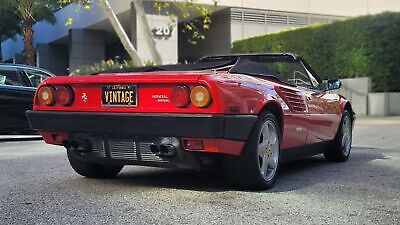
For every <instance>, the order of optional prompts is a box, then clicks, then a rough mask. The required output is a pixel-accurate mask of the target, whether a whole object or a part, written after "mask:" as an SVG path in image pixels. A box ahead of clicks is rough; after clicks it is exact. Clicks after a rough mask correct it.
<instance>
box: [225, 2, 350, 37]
mask: <svg viewBox="0 0 400 225" xmlns="http://www.w3.org/2000/svg"><path fill="white" fill-rule="evenodd" d="M342 18H343V17H340V16H331V15H313V14H309V13H295V12H278V11H271V10H261V9H257V10H255V9H243V8H231V21H232V22H231V30H232V31H231V40H232V42H233V41H236V40H240V39H243V38H248V37H252V36H256V35H264V34H269V33H275V32H279V31H282V30H287V29H290V28H295V27H301V26H305V25H309V24H314V23H326V22H332V21H335V20H338V19H342Z"/></svg>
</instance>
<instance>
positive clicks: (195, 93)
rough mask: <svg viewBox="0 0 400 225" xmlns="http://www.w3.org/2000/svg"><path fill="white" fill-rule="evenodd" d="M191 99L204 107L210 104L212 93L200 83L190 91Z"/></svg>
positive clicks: (194, 103)
mask: <svg viewBox="0 0 400 225" xmlns="http://www.w3.org/2000/svg"><path fill="white" fill-rule="evenodd" d="M190 101H191V102H192V104H193V105H194V106H196V107H199V108H204V107H207V106H209V105H210V103H211V95H210V92H209V91H208V89H207V88H206V87H205V86H203V85H198V86H196V87H194V88H193V89H192V91H191V92H190Z"/></svg>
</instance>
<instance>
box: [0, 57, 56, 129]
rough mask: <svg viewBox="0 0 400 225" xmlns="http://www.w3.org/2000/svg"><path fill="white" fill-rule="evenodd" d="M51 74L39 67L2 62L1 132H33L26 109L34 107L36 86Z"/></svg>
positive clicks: (0, 67) (0, 84)
mask: <svg viewBox="0 0 400 225" xmlns="http://www.w3.org/2000/svg"><path fill="white" fill-rule="evenodd" d="M51 76H54V75H53V74H52V73H50V72H49V71H46V70H44V69H40V68H37V67H32V66H27V65H19V64H2V63H0V133H2V134H5V133H24V132H31V129H30V127H29V124H28V120H27V118H26V116H25V111H26V110H30V109H32V102H33V96H34V94H35V90H36V87H37V86H38V85H39V83H40V82H42V81H43V80H44V79H46V78H48V77H51Z"/></svg>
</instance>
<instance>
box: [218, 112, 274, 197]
mask: <svg viewBox="0 0 400 225" xmlns="http://www.w3.org/2000/svg"><path fill="white" fill-rule="evenodd" d="M280 156H281V154H280V131H279V125H278V122H277V120H276V118H275V116H274V115H273V114H272V113H270V112H264V113H262V114H261V115H260V117H259V119H258V121H257V123H256V124H255V126H254V128H253V130H252V132H251V134H250V137H249V139H248V141H247V142H246V145H245V147H244V149H243V152H242V154H241V155H240V156H239V157H237V156H236V157H235V156H226V157H225V158H224V162H223V163H224V172H225V175H226V177H227V179H228V180H229V181H230V182H231V183H233V184H235V185H238V186H240V187H243V188H248V189H255V190H265V189H268V188H271V187H272V186H273V184H274V183H275V180H276V178H277V176H278V171H279V167H280V161H281V160H280Z"/></svg>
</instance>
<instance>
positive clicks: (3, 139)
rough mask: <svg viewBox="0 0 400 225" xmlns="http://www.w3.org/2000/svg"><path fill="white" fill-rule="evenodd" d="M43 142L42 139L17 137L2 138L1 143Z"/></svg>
mask: <svg viewBox="0 0 400 225" xmlns="http://www.w3.org/2000/svg"><path fill="white" fill-rule="evenodd" d="M38 140H43V138H42V137H15V138H12V137H10V138H0V143H1V142H17V141H38Z"/></svg>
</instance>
